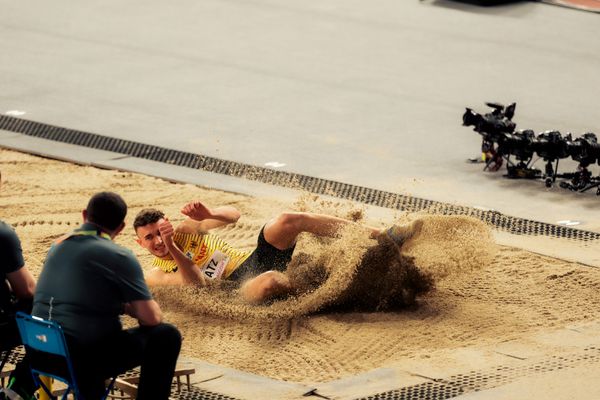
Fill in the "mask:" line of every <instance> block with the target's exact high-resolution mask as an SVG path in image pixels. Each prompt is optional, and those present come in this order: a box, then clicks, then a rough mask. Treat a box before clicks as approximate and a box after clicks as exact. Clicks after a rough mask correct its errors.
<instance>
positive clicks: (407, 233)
mask: <svg viewBox="0 0 600 400" xmlns="http://www.w3.org/2000/svg"><path fill="white" fill-rule="evenodd" d="M353 223H354V222H351V221H348V220H345V219H342V218H337V217H332V216H329V215H323V214H312V213H301V212H286V213H282V214H280V215H279V216H277V217H276V218H274V219H272V220H271V221H269V222H268V223H267V224H266V225H265V228H264V231H263V233H264V235H265V239H266V241H267V242H268V243H270V244H271V245H272V246H274V247H276V248H278V249H279V250H285V249H289V248H290V247H292V246H293V245H294V243H296V239H297V237H298V235H299V234H300V233H302V232H309V233H312V234H314V235H317V236H327V237H334V236H335V235H336V233H337V232H338V230H339V229H340V228H341V227H343V226H344V225H347V224H353ZM421 225H422V222H421V221H415V222H413V223H412V224H409V225H405V226H399V225H396V226H393V227H391V228H389V229H387V230H381V229H378V228H373V227H365V230H366V231H367V232H368V233H369V235H370V237H371V238H376V237H377V236H379V235H380V234H386V235H388V236H389V237H390V238H391V239H392V240H394V241H395V242H396V243H397V244H398V246H402V244H403V243H404V242H405V241H406V240H407V239H408V238H410V237H411V236H412V235H413V234H415V232H417V231H418V230H419V229H420V228H421ZM292 290H293V288H292V285H291V284H290V281H289V279H288V277H287V276H286V275H285V274H283V273H281V272H278V271H267V272H265V273H263V274H260V275H258V276H257V277H255V278H253V279H250V280H248V281H247V282H245V283H244V284H243V285H242V287H241V289H240V292H241V295H242V297H243V298H244V299H245V300H246V301H248V302H249V303H253V304H258V303H262V302H264V301H267V300H269V299H272V298H273V297H277V296H283V295H287V294H289V293H290V292H291V291H292Z"/></svg>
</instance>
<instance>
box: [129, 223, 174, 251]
mask: <svg viewBox="0 0 600 400" xmlns="http://www.w3.org/2000/svg"><path fill="white" fill-rule="evenodd" d="M162 221H163V220H162V219H160V220H158V221H157V222H154V223H152V224H148V225H144V226H140V227H139V228H137V230H136V233H137V236H138V238H137V242H138V243H139V245H140V246H142V247H143V248H145V249H147V250H148V251H149V252H150V253H152V254H153V255H154V256H156V257H165V256H167V255H168V254H169V250H168V249H167V246H165V243H164V242H163V240H162V237H161V236H160V230H159V229H158V226H159V225H160V223H161V222H162Z"/></svg>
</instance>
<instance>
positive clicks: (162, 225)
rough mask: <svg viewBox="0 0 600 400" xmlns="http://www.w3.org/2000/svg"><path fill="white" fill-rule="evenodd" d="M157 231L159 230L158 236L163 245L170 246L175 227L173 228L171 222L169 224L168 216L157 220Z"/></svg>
mask: <svg viewBox="0 0 600 400" xmlns="http://www.w3.org/2000/svg"><path fill="white" fill-rule="evenodd" d="M158 231H159V232H160V238H161V239H162V241H163V243H164V244H165V246H167V247H170V246H172V245H174V243H173V234H174V233H175V228H173V224H171V221H169V219H168V218H165V219H162V220H160V221H159V222H158Z"/></svg>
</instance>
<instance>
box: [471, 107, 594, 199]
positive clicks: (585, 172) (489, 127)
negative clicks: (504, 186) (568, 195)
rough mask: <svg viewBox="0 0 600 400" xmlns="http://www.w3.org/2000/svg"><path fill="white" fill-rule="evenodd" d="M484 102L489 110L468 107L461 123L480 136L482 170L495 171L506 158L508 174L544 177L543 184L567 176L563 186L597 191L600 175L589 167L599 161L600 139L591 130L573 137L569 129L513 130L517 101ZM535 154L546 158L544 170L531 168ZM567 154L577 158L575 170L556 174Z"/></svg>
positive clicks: (536, 177) (578, 189)
mask: <svg viewBox="0 0 600 400" xmlns="http://www.w3.org/2000/svg"><path fill="white" fill-rule="evenodd" d="M485 104H486V105H487V106H488V107H490V108H491V109H492V111H491V112H488V113H486V114H483V115H482V114H480V113H478V112H476V111H474V110H473V109H471V108H467V109H466V111H465V113H464V114H463V125H464V126H473V130H474V131H475V132H477V133H478V134H479V135H481V137H482V144H481V151H482V160H483V161H484V162H485V167H484V171H485V170H489V171H497V170H499V169H500V168H501V167H502V165H503V163H504V161H506V169H507V174H506V176H507V177H509V178H524V179H543V180H544V183H545V185H546V187H551V186H552V185H553V184H554V182H555V181H556V179H557V178H564V179H567V180H566V181H563V182H561V183H560V187H562V188H565V189H569V190H573V191H580V192H585V191H587V190H589V189H592V188H597V191H596V194H597V195H600V177H593V176H592V173H591V172H590V171H589V169H588V167H589V166H590V165H592V164H595V163H598V164H599V165H600V143H598V139H597V137H596V135H595V134H594V133H592V132H587V133H585V134H584V135H583V136H581V137H579V138H576V139H573V137H572V134H571V133H568V134H567V135H566V136H563V135H562V134H561V133H560V132H559V131H556V130H550V131H544V132H542V133H540V134H538V135H537V136H536V134H535V132H534V131H533V130H531V129H524V130H516V127H517V124H516V123H515V122H514V121H513V120H512V118H513V117H514V114H515V109H516V103H511V104H510V105H508V106H506V107H505V106H504V105H502V104H499V103H485ZM534 155H537V156H538V157H540V158H542V159H543V160H544V161H545V162H546V164H545V168H544V173H542V171H540V170H539V169H535V168H532V164H533V157H534ZM511 156H514V158H515V159H516V162H513V161H512V160H511ZM569 157H570V158H571V159H573V160H574V161H577V162H579V165H578V167H577V171H576V172H572V173H563V174H559V172H558V165H559V161H560V160H561V159H565V158H569Z"/></svg>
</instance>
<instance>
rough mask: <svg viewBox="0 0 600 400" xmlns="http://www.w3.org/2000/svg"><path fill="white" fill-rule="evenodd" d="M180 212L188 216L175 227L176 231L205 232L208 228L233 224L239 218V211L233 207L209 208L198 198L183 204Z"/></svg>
mask: <svg viewBox="0 0 600 400" xmlns="http://www.w3.org/2000/svg"><path fill="white" fill-rule="evenodd" d="M181 213H182V214H184V215H187V216H188V217H189V219H186V220H185V221H183V222H182V223H181V224H180V225H179V226H178V227H177V232H183V233H202V232H207V231H209V230H210V229H214V228H218V227H221V226H224V225H228V224H233V223H235V222H237V221H238V219H240V212H239V211H238V210H237V209H236V208H235V207H232V206H222V207H216V208H209V207H207V206H205V205H204V204H203V203H202V202H201V201H198V200H196V201H192V202H190V203H188V204H186V205H185V206H183V208H182V209H181Z"/></svg>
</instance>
